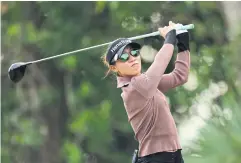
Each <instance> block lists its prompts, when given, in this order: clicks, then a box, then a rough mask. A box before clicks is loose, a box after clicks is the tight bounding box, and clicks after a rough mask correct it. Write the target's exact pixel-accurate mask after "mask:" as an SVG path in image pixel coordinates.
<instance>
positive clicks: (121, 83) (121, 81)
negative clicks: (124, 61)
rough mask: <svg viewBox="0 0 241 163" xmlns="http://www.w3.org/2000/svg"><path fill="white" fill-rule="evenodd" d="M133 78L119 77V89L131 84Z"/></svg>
mask: <svg viewBox="0 0 241 163" xmlns="http://www.w3.org/2000/svg"><path fill="white" fill-rule="evenodd" d="M131 78H132V77H126V76H125V77H121V76H117V88H121V87H123V86H125V85H128V84H129V83H130V82H131Z"/></svg>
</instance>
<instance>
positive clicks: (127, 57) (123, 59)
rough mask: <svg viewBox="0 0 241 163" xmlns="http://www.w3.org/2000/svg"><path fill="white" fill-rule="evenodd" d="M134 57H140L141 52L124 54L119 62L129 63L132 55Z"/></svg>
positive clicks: (119, 58) (135, 51)
mask: <svg viewBox="0 0 241 163" xmlns="http://www.w3.org/2000/svg"><path fill="white" fill-rule="evenodd" d="M129 54H130V55H132V56H133V57H137V56H139V55H140V50H139V49H138V50H131V51H130V53H123V54H121V55H120V56H119V57H118V59H117V60H120V61H122V62H126V61H128V59H129V58H130V55H129Z"/></svg>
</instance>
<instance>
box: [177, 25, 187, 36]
mask: <svg viewBox="0 0 241 163" xmlns="http://www.w3.org/2000/svg"><path fill="white" fill-rule="evenodd" d="M178 26H183V25H182V24H179V23H178V24H176V25H175V27H178ZM185 32H188V31H187V30H176V35H179V34H181V33H185Z"/></svg>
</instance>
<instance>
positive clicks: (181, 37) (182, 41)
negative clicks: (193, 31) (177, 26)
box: [176, 32, 190, 53]
mask: <svg viewBox="0 0 241 163" xmlns="http://www.w3.org/2000/svg"><path fill="white" fill-rule="evenodd" d="M176 37H177V47H178V53H180V52H183V51H186V50H188V51H190V47H189V34H188V32H185V33H181V34H178V35H177V36H176Z"/></svg>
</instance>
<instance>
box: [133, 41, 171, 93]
mask: <svg viewBox="0 0 241 163" xmlns="http://www.w3.org/2000/svg"><path fill="white" fill-rule="evenodd" d="M173 51H174V45H172V44H169V43H168V44H164V45H163V47H162V48H161V49H160V51H159V52H158V53H157V55H156V57H155V59H154V62H153V63H152V64H151V66H150V67H149V68H148V70H147V71H146V72H145V73H143V74H141V75H139V76H136V77H134V78H132V81H131V83H132V86H133V87H134V88H135V89H136V90H137V91H138V92H139V93H140V94H141V95H143V96H144V97H145V98H151V97H152V96H153V95H154V93H155V92H156V91H157V87H158V85H159V82H160V80H161V78H162V76H163V74H164V72H165V70H166V68H167V66H168V63H169V62H170V60H171V58H172V55H173Z"/></svg>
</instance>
